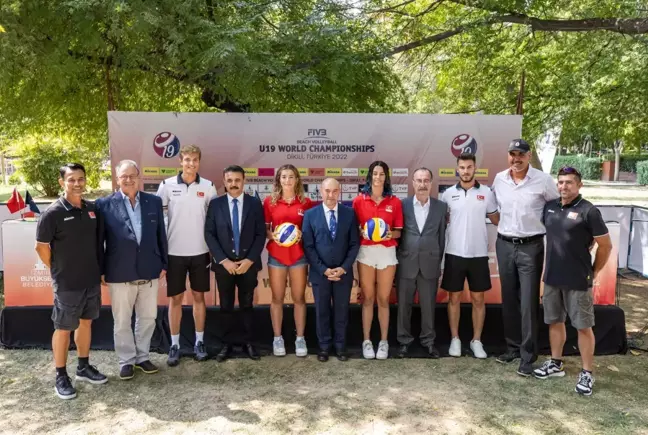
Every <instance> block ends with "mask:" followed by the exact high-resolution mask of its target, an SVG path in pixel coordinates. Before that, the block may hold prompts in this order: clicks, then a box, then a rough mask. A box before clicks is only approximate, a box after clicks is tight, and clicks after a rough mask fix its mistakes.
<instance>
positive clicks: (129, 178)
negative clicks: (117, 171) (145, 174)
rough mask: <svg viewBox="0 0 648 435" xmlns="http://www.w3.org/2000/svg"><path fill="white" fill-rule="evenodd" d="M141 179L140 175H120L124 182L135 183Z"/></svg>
mask: <svg viewBox="0 0 648 435" xmlns="http://www.w3.org/2000/svg"><path fill="white" fill-rule="evenodd" d="M138 178H139V175H120V176H119V179H120V180H122V181H127V180H128V181H135V180H137V179H138Z"/></svg>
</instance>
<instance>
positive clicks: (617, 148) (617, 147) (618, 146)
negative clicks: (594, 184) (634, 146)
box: [614, 139, 623, 181]
mask: <svg viewBox="0 0 648 435" xmlns="http://www.w3.org/2000/svg"><path fill="white" fill-rule="evenodd" d="M622 150H623V141H622V140H619V139H617V140H615V141H614V181H619V171H620V169H621V151H622Z"/></svg>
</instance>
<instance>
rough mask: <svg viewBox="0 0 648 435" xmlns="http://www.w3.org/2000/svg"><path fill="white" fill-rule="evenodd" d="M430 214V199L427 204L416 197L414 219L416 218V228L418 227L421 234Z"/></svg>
mask: <svg viewBox="0 0 648 435" xmlns="http://www.w3.org/2000/svg"><path fill="white" fill-rule="evenodd" d="M428 214H430V198H428V200H427V202H426V203H425V204H421V202H420V201H419V200H418V199H416V196H415V197H414V217H415V218H416V226H418V229H419V233H422V232H423V227H424V226H425V221H426V220H427V217H428Z"/></svg>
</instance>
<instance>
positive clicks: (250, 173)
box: [243, 168, 259, 177]
mask: <svg viewBox="0 0 648 435" xmlns="http://www.w3.org/2000/svg"><path fill="white" fill-rule="evenodd" d="M243 170H244V171H245V176H246V177H258V176H259V170H258V169H257V168H243Z"/></svg>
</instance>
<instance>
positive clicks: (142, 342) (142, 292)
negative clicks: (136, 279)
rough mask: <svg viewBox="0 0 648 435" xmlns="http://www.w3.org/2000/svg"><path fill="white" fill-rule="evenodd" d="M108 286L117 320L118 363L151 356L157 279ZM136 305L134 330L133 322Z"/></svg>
mask: <svg viewBox="0 0 648 435" xmlns="http://www.w3.org/2000/svg"><path fill="white" fill-rule="evenodd" d="M108 288H109V289H110V299H111V301H112V313H113V319H114V321H115V330H114V339H115V352H116V353H117V356H118V357H119V367H123V366H125V365H127V364H130V365H134V364H138V363H141V362H142V361H146V360H148V359H149V350H150V348H151V337H152V336H153V331H154V330H155V319H156V317H157V296H158V280H157V279H154V280H151V281H150V282H147V283H146V284H140V285H135V284H131V283H128V282H121V283H109V284H108ZM133 309H134V310H135V334H133V328H132V326H131V321H132V317H133Z"/></svg>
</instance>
